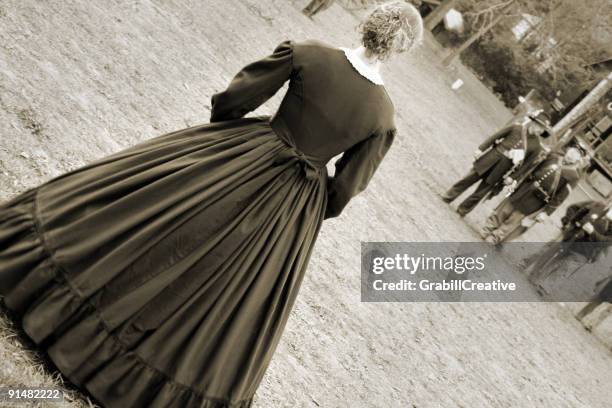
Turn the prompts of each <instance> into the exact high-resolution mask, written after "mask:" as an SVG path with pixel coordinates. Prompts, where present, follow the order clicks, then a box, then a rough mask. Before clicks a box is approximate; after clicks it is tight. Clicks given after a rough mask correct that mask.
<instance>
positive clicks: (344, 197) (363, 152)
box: [325, 129, 396, 219]
mask: <svg viewBox="0 0 612 408" xmlns="http://www.w3.org/2000/svg"><path fill="white" fill-rule="evenodd" d="M395 134H396V130H395V129H392V130H388V131H385V132H379V133H375V134H374V135H372V136H370V137H368V138H367V139H365V140H363V141H361V142H359V143H357V144H356V145H354V146H352V147H351V148H350V149H348V150H346V151H345V152H344V154H343V155H342V157H341V158H340V159H339V160H338V161H337V162H336V172H335V174H334V177H330V178H329V179H328V183H327V208H326V210H325V219H327V218H332V217H337V216H338V215H340V213H341V212H342V210H343V209H344V207H345V206H346V205H347V204H348V202H349V201H350V200H351V198H353V197H355V196H356V195H357V194H359V193H360V192H362V191H363V190H365V189H366V187H367V185H368V183H369V182H370V179H371V178H372V176H373V175H374V172H375V171H376V169H377V168H378V166H379V164H380V162H381V161H382V160H383V157H384V156H385V154H387V151H388V150H389V148H390V147H391V144H392V143H393V139H394V138H395Z"/></svg>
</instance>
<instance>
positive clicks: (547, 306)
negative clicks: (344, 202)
mask: <svg viewBox="0 0 612 408" xmlns="http://www.w3.org/2000/svg"><path fill="white" fill-rule="evenodd" d="M305 3H306V1H305V0H304V1H302V0H300V1H286V0H266V1H262V0H242V1H237V0H232V1H227V0H211V1H207V2H198V1H195V0H129V1H125V0H123V1H119V0H114V1H113V0H106V1H104V2H83V1H74V0H73V1H65V0H64V1H60V0H46V1H45V2H40V1H35V0H20V1H17V0H3V1H2V2H0V135H1V136H0V138H1V139H0V140H1V141H0V200H4V199H7V198H9V197H11V196H13V195H15V194H16V193H18V192H20V191H22V190H24V189H26V188H28V187H32V186H35V185H38V184H39V183H41V182H43V181H45V180H48V179H50V178H51V177H53V176H57V175H59V174H62V173H63V172H65V171H68V170H71V169H74V168H76V167H79V166H81V165H83V164H85V163H87V162H89V161H92V160H94V159H97V158H100V157H102V156H105V155H107V154H110V153H112V152H115V151H118V150H120V149H122V148H125V147H128V146H130V145H132V144H134V143H137V142H139V141H142V140H145V139H147V138H150V137H153V136H156V135H159V134H162V133H165V132H169V131H172V130H175V129H179V128H182V127H186V126H191V125H194V124H197V123H205V122H206V121H207V120H208V116H209V111H210V96H211V95H212V94H213V93H214V92H216V91H219V90H221V89H223V88H224V87H225V85H226V84H227V82H228V80H229V79H230V78H231V77H232V76H233V75H234V74H235V73H236V71H237V70H238V69H239V68H241V67H242V66H243V65H244V64H246V63H248V62H250V61H252V60H254V59H256V58H259V57H261V56H263V55H265V54H268V53H269V52H271V51H272V49H274V47H275V46H276V45H277V44H278V43H279V42H281V41H283V40H285V39H294V40H302V39H306V38H317V39H322V40H324V41H327V42H329V43H331V44H334V45H338V46H354V45H356V44H357V41H356V40H357V35H356V33H355V29H354V27H355V25H356V24H357V20H356V18H355V16H354V15H352V14H350V13H348V12H346V11H345V10H343V9H341V8H340V7H339V6H337V5H334V6H332V7H331V8H330V9H329V10H328V11H326V12H324V13H323V14H321V15H320V16H316V17H315V20H314V21H311V20H309V19H307V18H306V17H304V16H303V15H302V14H301V13H300V9H301V8H302V7H303V6H304V5H305ZM440 54H441V50H439V48H438V47H437V46H436V45H435V44H433V43H432V42H431V41H430V39H427V41H426V42H425V44H424V45H423V46H422V47H421V48H420V49H419V50H418V51H417V52H415V53H413V54H411V55H409V56H402V57H400V58H397V59H396V60H394V61H392V62H390V63H389V65H388V66H387V67H385V69H384V76H385V78H386V83H387V88H388V90H389V93H390V94H391V97H392V99H393V100H394V102H395V105H396V109H397V124H398V128H399V131H400V132H399V134H400V135H399V139H398V140H397V143H396V144H395V145H394V146H393V148H392V149H391V151H390V153H389V155H388V157H387V158H386V159H385V161H384V163H383V164H382V166H381V168H380V171H379V173H378V174H377V176H376V177H375V178H374V180H373V182H372V184H371V187H370V188H369V189H368V191H367V192H366V193H364V194H362V195H361V196H359V197H358V198H356V199H355V200H354V201H353V202H352V203H351V204H350V206H349V208H348V209H347V210H346V212H345V213H344V214H343V215H342V216H341V217H339V218H337V219H334V220H330V221H329V222H326V223H325V224H324V226H323V228H322V231H321V235H320V237H319V240H318V241H317V245H316V248H315V251H314V254H313V258H312V262H311V265H310V268H309V271H308V274H307V276H306V278H305V280H304V284H303V287H302V290H301V293H300V297H299V299H298V302H297V304H296V307H295V309H294V312H293V314H292V317H291V319H290V321H289V324H288V326H287V329H286V332H285V335H284V337H283V340H282V342H281V344H280V346H279V349H278V351H277V353H276V355H275V357H274V359H273V362H272V364H271V367H270V369H269V370H268V372H267V374H266V377H265V379H264V381H263V383H262V386H261V387H260V389H259V391H258V394H257V400H256V404H255V406H257V407H316V406H321V407H419V408H420V407H555V408H558V407H602V408H603V407H609V406H610V384H609V382H610V378H612V354H611V353H610V351H609V350H608V349H607V348H606V347H604V345H603V344H602V343H601V342H600V341H598V340H597V339H596V338H595V337H594V336H592V335H590V334H588V333H587V332H586V331H585V330H584V329H583V328H582V326H581V325H579V324H578V323H577V322H576V321H575V320H574V318H573V317H572V315H571V313H570V311H569V310H568V309H567V308H564V307H560V305H559V304H551V303H537V304H536V303H516V304H493V303H486V304H484V303H483V304H460V303H454V304H448V303H447V304H435V303H427V304H412V303H387V304H383V303H375V304H367V303H361V302H360V289H359V266H360V261H359V248H360V241H457V242H461V241H475V240H479V236H478V235H477V233H476V232H475V229H476V228H477V227H478V224H479V223H480V222H482V219H483V217H484V216H485V214H486V211H487V209H490V208H491V206H492V203H488V204H487V205H486V206H484V208H482V209H478V210H477V211H475V213H474V214H473V215H470V216H469V217H468V218H467V220H465V221H464V220H461V219H460V218H459V217H458V216H457V215H456V214H455V213H454V212H453V211H452V210H451V209H450V208H449V207H448V206H447V205H445V204H443V203H442V202H441V201H440V200H439V198H438V194H439V193H440V192H442V191H444V190H445V189H446V187H447V186H448V185H449V184H450V183H451V182H452V181H454V180H455V179H456V178H457V177H458V176H460V175H461V173H463V172H465V171H466V170H467V168H468V166H469V161H470V159H471V152H472V151H473V150H474V148H475V147H476V145H477V144H478V141H479V140H481V139H482V138H483V137H484V136H485V135H486V134H488V133H490V132H491V131H493V130H495V129H496V128H497V127H498V126H500V125H502V124H503V123H505V122H506V121H507V120H508V119H509V118H510V113H509V112H508V111H507V110H506V109H505V108H504V107H503V106H502V104H501V103H500V102H499V101H498V100H497V99H496V98H495V97H494V96H493V95H492V94H491V93H490V92H488V91H487V90H486V89H485V88H484V87H483V85H482V84H481V83H480V82H479V81H478V80H477V79H476V78H474V77H473V76H472V75H471V74H469V73H468V72H467V71H466V70H465V68H463V67H461V66H456V67H454V68H453V69H443V68H442V67H441V65H440V63H439V61H440ZM459 77H460V78H462V79H463V80H464V81H465V85H464V87H463V88H461V89H460V90H459V91H458V92H453V91H451V90H450V88H449V86H450V84H451V83H452V82H453V81H454V80H455V79H456V78H459ZM278 101H279V97H278V96H277V97H276V98H275V99H274V100H273V101H271V103H269V104H268V105H267V106H266V107H264V108H262V109H261V110H259V111H258V112H257V113H258V114H266V113H271V112H273V111H274V108H275V106H276V104H277V103H278ZM547 234H548V235H547ZM549 235H550V234H549V232H548V230H546V228H543V229H541V231H540V232H537V233H535V235H533V236H534V237H536V238H541V239H546V238H549V237H550V236H549ZM0 332H1V333H2V334H3V335H2V336H0V355H2V356H3V357H4V358H3V359H2V362H1V363H0V384H17V383H18V382H19V381H22V382H23V381H24V378H27V379H32V380H31V381H34V380H33V379H34V378H36V379H40V381H51V380H50V378H51V377H50V375H46V374H45V373H38V374H35V375H34V374H32V376H30V374H28V376H27V377H24V376H23V375H22V374H21V373H24V372H26V371H28V370H30V369H31V367H28V364H30V362H29V357H28V356H29V352H28V351H27V350H24V348H23V347H22V346H21V345H20V343H19V342H18V341H17V342H15V340H14V337H12V336H11V335H10V329H9V328H7V327H6V326H5V325H3V326H2V327H0ZM20 376H21V377H20ZM37 381H38V380H37ZM30 385H33V384H30ZM65 405H66V406H86V405H87V404H86V403H85V402H82V401H77V402H71V403H66V404H65Z"/></svg>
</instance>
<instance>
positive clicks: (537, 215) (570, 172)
mask: <svg viewBox="0 0 612 408" xmlns="http://www.w3.org/2000/svg"><path fill="white" fill-rule="evenodd" d="M581 163H582V154H581V152H580V150H578V149H576V148H574V147H570V148H569V149H567V151H566V152H565V154H563V155H562V154H559V153H551V154H550V155H549V156H548V157H547V158H546V160H544V161H543V162H542V163H541V164H539V165H538V166H537V167H536V168H535V169H534V170H533V171H532V172H530V173H529V175H528V176H527V177H525V178H524V179H523V180H521V181H520V182H519V179H520V178H521V177H522V175H520V177H518V178H517V177H516V176H513V178H514V181H513V182H511V183H510V182H507V183H506V184H512V185H514V184H515V182H518V183H517V185H516V188H512V191H513V192H512V193H511V194H510V196H509V197H508V198H506V199H505V200H504V201H503V202H502V204H501V205H500V206H498V207H497V208H496V209H495V211H493V213H492V214H491V215H490V216H489V218H488V219H487V222H486V225H485V227H484V231H483V232H484V235H485V239H486V241H487V242H491V243H493V244H499V243H500V242H503V241H510V240H512V239H515V238H517V237H518V236H520V235H522V234H523V233H524V232H525V231H527V229H529V227H531V226H532V225H533V224H534V223H535V222H543V221H545V220H546V219H547V217H548V216H549V215H551V214H552V213H553V212H554V211H555V210H556V209H557V208H558V207H559V206H560V205H561V203H563V201H565V199H566V198H567V197H568V196H569V194H570V191H571V190H572V188H574V187H575V186H576V184H577V183H578V180H579V179H580V169H579V166H580V165H581Z"/></svg>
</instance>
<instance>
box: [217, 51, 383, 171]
mask: <svg viewBox="0 0 612 408" xmlns="http://www.w3.org/2000/svg"><path fill="white" fill-rule="evenodd" d="M287 80H289V89H288V91H287V94H286V95H285V97H284V99H283V101H282V103H281V105H280V107H279V109H278V112H277V114H276V115H275V117H274V118H273V119H272V124H273V127H274V128H275V129H280V128H283V129H284V130H285V131H284V133H287V131H288V134H285V137H290V138H291V140H290V142H292V143H294V144H295V146H296V147H297V148H298V149H299V150H300V151H302V152H303V153H305V154H306V155H308V156H311V157H315V158H317V159H318V160H322V161H327V160H329V159H330V158H332V157H333V156H335V155H337V154H339V153H341V152H343V151H346V150H347V149H349V148H350V147H351V146H354V145H355V144H357V143H359V142H360V141H363V140H365V139H367V138H368V137H370V136H372V135H376V134H383V133H385V132H389V131H393V130H394V123H393V114H394V111H393V105H392V103H391V100H390V98H389V96H388V94H387V92H386V90H385V88H384V87H383V86H382V85H377V84H375V83H373V82H371V81H370V80H369V79H367V78H366V77H364V76H362V75H361V74H360V73H359V72H357V70H356V69H355V68H354V67H353V66H352V65H351V62H349V60H348V59H347V57H346V55H345V53H344V52H343V51H342V50H341V49H338V48H334V47H331V46H329V45H326V44H324V43H322V42H319V41H312V40H310V41H305V42H301V43H293V42H290V41H285V42H283V43H281V44H280V45H279V46H278V47H277V48H276V49H275V51H274V53H273V54H272V55H270V56H268V57H267V58H265V59H263V60H260V61H258V62H256V63H253V64H251V65H248V66H246V67H245V68H244V69H243V70H242V71H241V72H240V73H239V74H238V75H237V76H236V77H235V78H234V80H233V81H232V83H231V84H230V86H229V87H228V88H227V90H226V91H224V92H222V93H218V94H216V95H214V96H213V101H212V105H213V114H212V115H211V121H219V120H225V119H233V118H236V117H239V116H241V115H243V114H244V112H245V111H250V110H252V109H254V108H256V107H257V106H259V105H260V104H261V103H263V102H264V101H265V100H267V99H268V98H270V97H271V96H272V95H273V94H274V93H275V92H276V91H277V90H278V89H279V88H280V87H281V86H282V85H283V84H284V82H285V81H287ZM280 122H282V123H281V124H279V123H280ZM275 124H276V125H277V126H274V125H275Z"/></svg>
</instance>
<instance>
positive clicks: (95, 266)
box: [0, 117, 327, 408]
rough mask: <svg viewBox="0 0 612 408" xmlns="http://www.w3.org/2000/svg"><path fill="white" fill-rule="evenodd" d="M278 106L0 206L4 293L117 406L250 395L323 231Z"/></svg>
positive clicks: (176, 136) (175, 136)
mask: <svg viewBox="0 0 612 408" xmlns="http://www.w3.org/2000/svg"><path fill="white" fill-rule="evenodd" d="M293 151H294V150H292V147H291V146H290V145H288V144H287V143H286V142H285V141H284V140H283V139H281V138H279V136H278V135H277V134H276V133H274V131H273V130H272V128H271V127H270V123H269V118H267V117H259V118H248V119H237V120H231V121H225V122H217V123H212V124H207V125H201V126H195V127H192V128H189V129H184V130H180V131H178V132H174V133H170V134H166V135H163V136H159V137H157V138H153V139H150V140H148V141H146V142H144V143H141V144H139V145H136V146H134V147H132V148H129V149H127V150H123V151H121V152H119V153H116V154H114V155H111V156H108V157H106V158H104V159H102V160H99V161H96V162H94V163H91V164H89V165H87V166H84V167H82V168H79V169H77V170H75V171H72V172H69V173H66V174H64V175H62V176H60V177H57V178H55V179H53V180H50V181H49V182H47V183H45V184H43V185H41V186H39V187H36V188H33V189H31V190H28V191H26V192H24V193H22V194H20V195H18V196H17V197H15V198H13V199H12V200H10V201H8V202H6V203H4V204H2V205H0V295H2V296H3V297H4V302H5V305H6V306H7V307H8V308H9V309H11V310H13V311H14V312H15V313H16V315H17V316H19V317H20V318H21V324H22V327H23V329H24V331H25V332H26V333H27V335H28V336H29V337H31V338H32V340H33V341H34V342H36V343H37V344H38V345H39V346H40V348H41V349H42V350H43V351H45V352H46V353H47V354H48V356H49V357H50V358H51V360H52V361H53V362H54V364H55V365H56V366H57V367H58V368H59V370H60V371H61V372H62V373H63V374H64V375H65V376H66V377H67V378H68V379H69V380H70V381H71V382H73V383H74V384H76V385H77V386H80V387H83V388H86V389H87V390H88V391H89V393H90V394H91V395H92V396H93V397H94V398H95V399H96V400H97V401H99V402H100V403H102V404H103V405H104V406H107V407H181V408H182V407H188V408H189V407H248V406H250V405H251V403H252V398H253V396H254V394H255V391H256V389H257V386H258V385H259V383H260V381H261V379H262V377H263V375H264V372H265V369H266V367H267V366H268V364H269V362H270V359H271V357H272V353H273V351H274V349H275V347H276V345H277V343H278V341H279V339H280V336H281V334H282V330H283V327H284V325H285V323H286V321H287V318H288V316H289V313H290V311H291V307H292V305H293V303H294V301H295V298H296V295H297V292H298V289H299V286H300V283H301V281H302V278H303V276H304V272H305V269H306V266H307V263H308V259H309V257H310V254H311V251H312V248H313V245H314V242H315V239H316V237H317V234H318V232H319V229H320V226H321V223H322V220H323V217H324V212H325V205H326V201H327V195H326V179H327V174H326V172H325V171H324V168H323V170H322V171H320V172H318V173H317V176H316V177H305V175H304V167H303V166H301V165H300V162H299V160H278V158H279V157H282V156H291V154H292V153H291V152H293Z"/></svg>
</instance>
